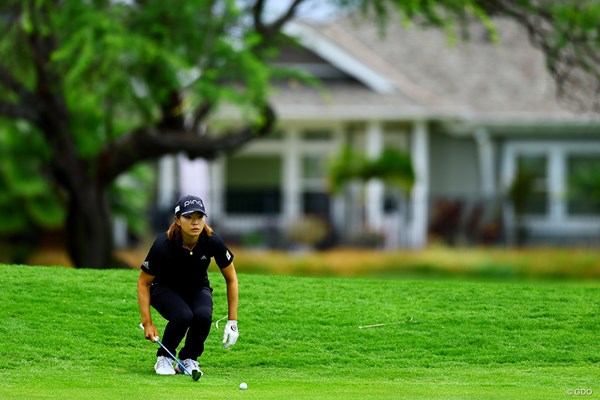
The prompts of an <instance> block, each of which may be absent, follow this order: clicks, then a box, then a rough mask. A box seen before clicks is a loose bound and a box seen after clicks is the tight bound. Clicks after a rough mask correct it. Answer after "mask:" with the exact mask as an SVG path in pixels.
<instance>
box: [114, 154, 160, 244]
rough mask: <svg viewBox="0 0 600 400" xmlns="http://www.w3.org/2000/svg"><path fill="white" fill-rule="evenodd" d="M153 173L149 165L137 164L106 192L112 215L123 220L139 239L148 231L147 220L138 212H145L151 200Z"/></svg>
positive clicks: (153, 182)
mask: <svg viewBox="0 0 600 400" xmlns="http://www.w3.org/2000/svg"><path fill="white" fill-rule="evenodd" d="M153 172H154V171H153V168H152V166H151V165H148V164H138V165H136V166H135V167H134V168H132V169H131V170H129V171H128V172H127V173H126V174H124V175H122V176H120V177H119V178H118V179H117V180H116V181H115V182H114V183H113V184H112V185H111V187H110V188H109V191H108V193H109V196H110V200H111V202H110V205H111V209H112V211H113V214H114V215H115V216H119V217H121V218H123V219H124V220H125V221H126V222H127V227H128V228H129V230H130V231H131V232H132V233H134V234H135V235H138V236H139V237H142V236H144V235H145V234H146V232H147V231H148V218H144V217H143V216H141V215H140V210H147V209H148V207H149V205H150V201H151V200H152V193H153V188H154V184H155V179H154V173H153Z"/></svg>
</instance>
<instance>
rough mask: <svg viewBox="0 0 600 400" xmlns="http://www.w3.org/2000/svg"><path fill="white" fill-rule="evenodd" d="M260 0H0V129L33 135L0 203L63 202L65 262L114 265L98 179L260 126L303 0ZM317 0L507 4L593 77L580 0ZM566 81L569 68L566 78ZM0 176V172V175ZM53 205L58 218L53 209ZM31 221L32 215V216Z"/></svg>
mask: <svg viewBox="0 0 600 400" xmlns="http://www.w3.org/2000/svg"><path fill="white" fill-rule="evenodd" d="M267 3H268V1H267V0H254V1H250V0H246V1H236V0H173V1H169V2H166V1H161V0H130V1H117V0H5V1H3V2H2V4H1V5H0V32H1V33H2V41H0V123H1V125H0V143H2V142H6V141H13V140H15V141H16V142H17V144H18V145H17V144H15V145H14V147H15V148H21V149H22V148H23V147H24V146H25V145H26V144H27V143H29V142H31V143H34V144H35V146H32V148H31V152H30V153H29V157H31V158H33V160H34V161H32V162H30V163H29V164H27V168H28V169H27V170H26V172H27V173H28V175H27V176H25V174H24V176H23V177H18V176H16V175H15V174H13V175H12V176H11V177H10V179H8V178H7V177H8V176H9V175H8V174H6V176H4V182H5V184H4V187H6V188H7V190H9V191H10V193H3V194H2V196H0V206H1V205H2V204H3V203H4V204H6V202H7V201H8V202H13V201H15V193H16V196H20V197H17V198H16V199H17V200H18V199H20V198H21V197H23V198H28V199H32V198H33V199H34V200H35V201H33V202H32V204H37V207H34V208H33V209H34V210H37V212H38V213H39V211H40V205H48V206H53V208H52V209H57V208H58V209H60V208H61V207H62V209H64V211H65V216H64V220H65V221H64V226H65V231H66V232H67V239H68V240H67V248H68V251H69V255H70V257H71V259H72V261H73V263H74V264H75V265H76V266H78V267H90V268H105V267H110V266H114V265H116V262H115V261H114V260H113V259H112V235H111V213H112V211H113V209H114V207H113V208H111V207H112V206H111V196H109V193H111V192H110V189H111V187H113V186H114V183H115V181H116V179H117V178H118V177H120V176H122V175H123V174H126V173H128V171H131V169H132V168H133V167H135V166H138V165H140V164H141V163H143V162H147V161H151V160H154V159H157V158H158V157H160V156H163V155H165V154H170V153H179V152H184V153H186V154H187V155H188V156H189V157H191V158H196V157H203V158H206V159H212V158H214V157H217V156H218V155H220V154H222V153H224V152H230V151H234V150H235V149H237V148H239V147H240V146H242V145H244V144H245V143H247V142H248V141H250V140H252V139H253V138H255V137H257V136H260V135H265V134H267V133H268V132H269V131H270V130H271V128H272V127H273V125H274V123H275V121H276V116H275V114H274V112H273V110H272V108H271V107H270V105H269V104H268V97H269V90H268V89H269V82H270V81H271V80H272V79H275V78H277V77H280V76H282V75H283V74H285V73H293V72H291V71H280V70H277V69H275V68H272V67H270V66H269V63H268V61H269V59H270V58H271V57H272V56H273V54H274V52H275V51H276V49H277V46H278V41H279V39H280V34H281V30H282V28H283V26H284V25H285V24H286V23H287V22H289V21H290V20H292V19H294V18H295V17H296V15H297V13H298V11H299V10H300V9H301V7H303V6H310V4H311V0H291V1H289V3H288V5H287V8H285V9H284V10H283V11H282V12H281V13H280V14H279V15H277V16H275V17H274V18H270V17H269V15H268V13H267V5H268V4H267ZM328 3H331V4H334V5H336V6H337V7H341V8H358V9H359V10H360V11H362V14H363V15H364V16H365V17H367V18H370V19H371V20H373V21H375V22H376V23H379V24H380V25H381V26H382V28H383V30H384V29H385V23H386V21H387V18H389V15H391V14H390V13H389V12H388V11H389V10H390V9H391V8H394V9H396V10H397V11H398V15H400V17H401V18H402V19H403V20H404V21H405V22H408V21H414V22H415V23H419V24H424V25H436V26H445V27H448V28H453V27H458V28H460V26H462V24H461V22H462V21H464V20H465V19H472V18H476V19H478V20H479V21H481V22H482V23H483V24H485V25H486V26H488V27H489V29H490V31H491V32H493V24H492V23H491V22H490V18H489V16H490V15H496V14H499V15H509V16H511V17H513V18H515V19H517V20H519V21H521V22H522V23H523V24H525V25H526V26H528V27H529V29H530V32H531V36H532V39H533V40H534V42H536V43H538V44H539V45H540V46H541V47H542V49H543V50H544V51H545V52H546V53H547V55H548V58H547V59H548V63H549V68H550V70H551V71H553V73H554V74H555V76H556V77H557V79H558V82H559V83H566V82H568V81H569V79H568V78H569V77H570V76H574V74H573V73H572V71H574V70H577V71H580V72H581V74H583V76H585V77H586V79H591V80H592V81H593V83H594V84H595V85H585V86H584V87H585V88H593V89H594V90H595V95H597V91H598V81H599V78H598V71H597V67H596V66H597V65H598V62H597V61H598V59H597V56H598V47H599V45H598V26H600V23H598V22H599V19H600V17H599V14H600V11H599V6H598V5H597V4H594V3H595V2H593V1H588V2H586V1H579V2H576V1H573V2H567V1H565V2H555V1H548V2H542V1H541V0H528V1H525V0H522V1H508V0H506V1H502V0H452V1H441V0H422V1H406V0H371V1H366V0H328ZM544 3H547V4H544ZM554 3H559V4H558V5H555V4H554ZM313 4H314V3H313ZM536 13H541V15H543V18H542V19H541V21H542V22H540V23H537V22H536V21H538V20H540V17H538V16H537V15H538V14H536ZM394 15H395V14H394ZM457 31H460V29H457ZM565 68H566V69H567V71H570V72H569V73H567V72H565ZM577 76H580V75H579V74H578V75H577ZM574 83H575V84H580V83H581V82H580V80H579V78H578V79H577V80H575V81H574ZM567 86H568V85H567ZM567 86H565V88H566V87H567ZM593 98H594V103H593V105H594V107H595V108H596V109H597V108H598V103H597V97H593ZM223 103H230V104H234V105H236V106H237V107H239V108H240V110H242V115H243V116H244V117H245V118H244V120H243V121H244V123H243V124H241V125H239V126H238V127H235V128H230V129H229V130H227V131H223V132H221V131H219V132H212V131H206V130H205V129H204V128H205V127H206V121H207V120H208V118H210V116H211V115H212V114H213V113H215V112H216V111H217V110H218V109H219V105H220V104H223ZM7 159H8V158H7ZM10 159H11V160H12V161H11V162H15V163H19V165H21V162H25V161H24V159H23V158H22V157H16V156H14V155H10ZM13 170H14V169H13ZM32 176H35V177H36V178H37V179H38V180H39V177H43V178H44V179H43V180H42V181H43V182H44V184H45V185H47V189H49V190H43V189H44V186H43V185H44V184H41V185H39V186H38V187H37V191H28V190H24V191H23V190H21V191H15V189H14V182H15V181H17V182H18V181H19V179H26V178H31V177H32ZM2 182H3V181H2V176H0V188H3V183H2ZM6 182H12V185H13V186H10V185H8V184H6ZM3 196H4V197H3ZM11 196H12V197H11ZM57 204H58V205H61V206H60V207H57V206H56V205H57ZM53 215H55V218H54V219H53V223H57V221H59V220H60V219H61V214H60V212H58V211H56V212H53ZM42 220H43V218H42ZM34 222H35V223H36V225H43V223H44V222H42V221H40V219H39V218H38V219H34ZM45 222H48V221H45Z"/></svg>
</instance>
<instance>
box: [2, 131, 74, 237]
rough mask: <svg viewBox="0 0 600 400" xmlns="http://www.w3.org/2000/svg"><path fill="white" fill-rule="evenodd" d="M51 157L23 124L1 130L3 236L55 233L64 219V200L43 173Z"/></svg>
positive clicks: (37, 138) (35, 136) (39, 140)
mask: <svg viewBox="0 0 600 400" xmlns="http://www.w3.org/2000/svg"><path fill="white" fill-rule="evenodd" d="M49 157H50V155H49V154H48V151H47V148H46V147H45V145H44V143H43V141H42V140H41V138H40V136H38V135H37V134H36V132H35V130H34V129H33V128H32V127H31V126H30V125H29V124H26V123H24V122H19V123H15V124H7V125H5V126H4V129H0V220H1V221H2V223H0V235H9V234H30V233H32V231H33V230H35V228H46V229H53V228H57V227H59V226H61V225H62V224H63V222H64V219H65V212H64V208H63V204H62V199H61V198H60V196H59V193H58V192H57V191H56V190H55V188H53V187H52V186H51V184H50V181H49V180H48V179H47V177H46V176H45V175H43V174H40V171H43V170H44V168H43V166H44V162H45V160H47V159H48V158H49Z"/></svg>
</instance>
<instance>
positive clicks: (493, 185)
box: [155, 19, 600, 248]
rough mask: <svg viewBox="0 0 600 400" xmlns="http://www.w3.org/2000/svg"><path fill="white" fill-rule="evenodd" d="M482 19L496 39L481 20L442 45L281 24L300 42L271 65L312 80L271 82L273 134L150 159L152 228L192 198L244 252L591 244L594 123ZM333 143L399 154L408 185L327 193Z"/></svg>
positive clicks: (436, 33)
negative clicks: (235, 147) (215, 153)
mask: <svg viewBox="0 0 600 400" xmlns="http://www.w3.org/2000/svg"><path fill="white" fill-rule="evenodd" d="M495 22H496V24H497V27H498V29H499V35H500V41H499V43H492V41H491V40H490V35H489V32H487V31H486V30H485V28H484V27H482V26H480V27H473V28H472V30H471V32H472V36H471V37H470V39H469V40H468V41H464V42H463V41H461V40H458V41H457V42H456V43H450V42H449V38H448V36H447V34H446V33H445V32H443V31H441V30H436V29H428V30H423V29H419V28H401V27H400V26H393V25H390V26H389V27H388V28H389V32H388V34H387V35H386V36H383V37H382V36H380V35H379V31H378V28H377V27H376V26H375V25H373V24H368V25H366V24H359V23H355V22H354V21H352V20H351V19H338V20H325V21H323V20H320V21H313V22H307V21H303V22H294V23H293V24H290V25H289V26H288V27H287V34H288V35H290V36H294V37H297V38H299V39H300V43H301V44H302V46H300V47H297V46H294V45H292V44H290V45H289V47H286V48H282V51H281V54H280V56H279V57H278V59H277V60H276V62H277V63H279V64H281V65H286V66H293V67H295V68H298V69H300V70H303V71H307V72H310V73H311V74H312V75H314V76H316V77H317V78H318V79H319V81H320V82H321V85H322V88H321V89H315V88H314V87H311V86H309V85H306V84H304V83H301V82H300V81H296V80H286V81H282V82H277V83H274V85H275V86H276V94H274V95H273V97H272V99H271V101H272V104H273V105H274V107H275V109H276V112H277V114H278V118H279V123H278V129H277V131H276V132H274V133H273V134H272V135H270V136H268V137H266V138H262V139H257V140H254V141H253V142H252V143H251V144H250V145H248V146H246V147H244V148H243V149H242V150H241V151H239V152H237V153H235V154H234V155H231V156H228V157H223V158H220V159H218V160H216V161H214V162H210V163H209V162H206V161H204V160H189V159H187V158H186V157H183V156H169V157H165V158H163V159H162V160H161V161H160V163H159V174H158V185H159V186H158V188H157V199H158V201H157V204H156V210H155V215H156V216H157V218H156V219H155V228H156V229H157V230H158V229H164V228H165V227H166V226H167V225H168V223H169V222H170V220H171V218H172V205H173V204H174V202H175V201H176V199H177V197H178V196H179V195H180V194H182V193H194V194H198V195H200V196H201V197H203V198H205V200H206V202H207V206H208V214H209V219H208V223H209V224H211V225H215V227H216V228H217V229H218V232H219V233H220V234H222V235H223V236H226V237H227V239H228V240H229V241H233V242H235V243H239V244H241V245H247V246H257V247H286V248H289V247H293V246H310V247H321V248H323V247H327V246H333V245H340V244H350V245H354V246H369V247H380V248H418V247H422V246H424V245H426V244H428V243H430V242H432V241H443V242H445V243H448V244H509V245H523V244H554V245H557V244H560V245H594V244H598V243H600V198H599V197H598V195H597V194H596V195H593V194H592V193H591V192H590V190H589V188H590V185H593V182H594V181H596V182H597V180H598V179H599V178H598V177H599V176H600V120H599V119H598V117H597V116H595V117H594V116H593V115H586V114H580V113H577V112H572V111H569V109H568V107H564V105H561V104H559V102H558V100H557V97H556V93H555V84H554V81H553V79H552V77H551V76H550V75H549V74H548V73H547V71H546V69H545V65H544V57H543V55H542V53H541V52H540V51H538V50H537V49H535V48H533V47H532V46H531V45H530V43H529V41H528V38H527V34H526V32H524V30H523V29H522V28H521V27H520V26H518V25H516V24H515V23H512V22H510V21H505V20H497V21H495ZM235 118H236V117H235V116H234V115H233V114H231V115H230V114H227V112H224V113H223V114H222V119H223V120H224V121H226V120H233V119H235ZM345 146H350V147H351V148H353V149H354V150H355V151H357V152H362V153H363V154H365V156H366V157H367V158H376V157H378V156H379V155H381V154H382V152H383V151H384V150H385V149H397V150H398V151H401V152H404V153H406V154H407V155H408V156H409V157H410V160H411V163H412V167H413V170H414V178H415V180H414V183H413V185H412V188H411V190H410V191H405V190H402V189H401V188H399V187H397V186H395V185H392V184H388V183H385V182H384V181H382V180H379V179H371V180H368V181H366V182H363V181H353V182H349V183H348V184H346V185H344V187H343V188H342V190H340V191H338V192H333V191H332V190H331V187H330V184H329V183H328V182H329V181H328V173H329V172H328V171H329V168H330V164H331V162H332V160H333V159H334V158H335V157H336V156H337V155H338V154H339V152H340V151H341V150H342V149H343V148H344V147H345ZM307 232H310V234H307Z"/></svg>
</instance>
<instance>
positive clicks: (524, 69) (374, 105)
mask: <svg viewBox="0 0 600 400" xmlns="http://www.w3.org/2000/svg"><path fill="white" fill-rule="evenodd" d="M495 24H496V26H497V28H498V31H499V36H500V41H499V43H496V44H494V43H491V42H490V41H489V39H488V34H487V32H486V31H485V29H484V28H483V27H482V26H473V27H471V29H470V32H471V37H470V39H469V40H467V41H462V40H460V39H459V40H458V41H457V42H456V43H454V44H452V43H450V39H449V37H448V35H447V34H446V33H445V32H443V31H442V30H440V29H436V28H429V29H425V28H419V27H410V28H404V27H401V26H400V25H399V24H394V23H390V24H389V26H388V28H387V31H386V32H387V33H386V35H385V36H384V37H381V36H380V35H379V31H378V28H377V26H375V25H374V24H373V23H357V22H356V21H355V20H351V19H348V18H347V19H340V20H336V21H332V22H328V23H308V22H302V23H298V25H297V26H300V27H301V30H302V31H303V32H305V33H306V32H308V33H310V37H311V40H313V41H323V42H327V43H328V45H329V46H334V47H335V48H337V49H340V50H341V51H343V52H344V53H345V54H347V55H349V56H350V57H352V58H353V59H355V60H356V61H357V62H358V63H360V64H361V65H363V66H366V67H367V68H369V69H370V70H371V71H373V72H375V73H376V74H378V75H380V76H381V77H383V78H384V79H386V80H387V81H389V82H390V83H391V85H392V86H393V90H391V91H385V92H382V91H377V90H373V89H372V88H369V87H368V86H366V85H362V84H360V83H352V82H338V83H334V84H328V85H327V86H326V89H327V92H328V93H329V95H328V98H323V97H322V95H321V94H319V93H318V92H316V91H315V90H314V89H310V88H306V87H303V86H300V85H296V86H289V87H283V88H279V90H278V91H277V93H276V94H275V95H274V96H273V102H274V104H275V106H276V109H277V111H278V113H279V115H280V117H281V118H282V119H308V118H310V119H360V118H378V119H384V120H388V119H396V120H402V119H410V118H421V117H427V118H450V119H452V118H458V119H463V120H464V119H473V118H474V119H490V120H520V119H523V120H540V121H543V120H547V119H548V118H549V119H554V120H572V119H579V120H581V118H583V116H581V115H578V114H575V113H573V112H571V111H569V110H568V109H567V108H565V107H562V106H561V104H560V103H559V101H558V100H557V98H556V93H555V84H554V81H553V80H552V77H551V76H550V74H549V73H548V72H547V70H546V69H545V65H544V56H543V54H542V53H541V51H539V50H538V49H536V48H534V47H533V46H532V45H531V44H530V42H529V40H528V38H527V34H526V32H525V31H524V29H523V28H522V27H520V26H519V25H517V24H516V23H514V22H512V21H509V20H495ZM317 47H318V46H317ZM321 56H323V54H321ZM342 68H343V66H342ZM346 72H348V73H350V74H352V71H346ZM355 77H356V78H357V79H359V80H360V77H359V76H355ZM584 119H587V118H584Z"/></svg>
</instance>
